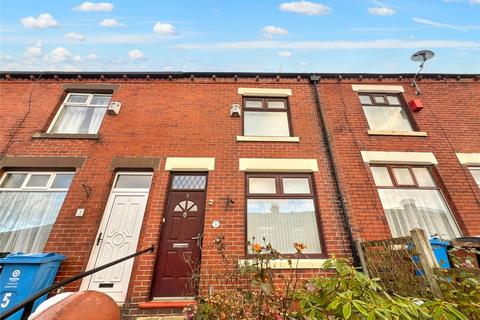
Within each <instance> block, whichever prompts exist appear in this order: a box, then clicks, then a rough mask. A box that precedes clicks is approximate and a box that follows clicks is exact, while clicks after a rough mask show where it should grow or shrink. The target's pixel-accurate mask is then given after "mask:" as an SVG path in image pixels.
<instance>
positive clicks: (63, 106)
mask: <svg viewBox="0 0 480 320" xmlns="http://www.w3.org/2000/svg"><path fill="white" fill-rule="evenodd" d="M72 95H86V96H88V98H87V101H86V102H85V103H75V102H67V101H68V99H69V98H70V96H72ZM93 96H109V97H110V98H111V97H112V94H111V93H85V92H69V93H68V94H67V96H66V97H65V99H63V102H62V105H61V106H60V108H58V111H57V113H56V114H55V117H54V118H53V120H52V122H51V123H50V126H49V127H48V130H47V133H49V134H81V133H80V132H77V133H62V132H53V128H54V127H55V124H56V123H57V121H58V120H59V119H60V115H61V114H62V112H63V109H65V107H66V106H77V107H88V108H105V110H106V109H107V108H108V105H106V106H105V105H90V102H91V101H92V99H93ZM102 122H103V119H102ZM100 125H101V124H100ZM96 133H98V131H97V132H95V133H88V134H96Z"/></svg>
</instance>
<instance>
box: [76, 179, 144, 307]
mask: <svg viewBox="0 0 480 320" xmlns="http://www.w3.org/2000/svg"><path fill="white" fill-rule="evenodd" d="M151 177H152V175H151V173H118V174H117V177H116V179H115V182H114V187H113V189H112V192H111V194H110V197H109V200H108V203H107V207H106V208H105V213H104V215H103V218H102V222H101V224H100V228H99V231H98V234H97V238H96V241H95V244H94V247H93V249H92V254H91V257H90V261H89V263H88V267H87V270H91V269H93V268H96V267H99V266H102V265H104V264H107V263H109V262H112V261H114V260H117V259H120V258H123V257H125V256H127V255H130V254H132V253H135V251H136V250H137V244H138V237H139V235H140V229H141V227H142V222H143V216H144V213H145V207H146V204H147V198H148V190H149V188H150V181H151ZM133 260H134V259H133V258H132V259H129V260H126V261H124V262H121V263H119V264H116V265H114V266H111V267H109V268H107V269H104V270H101V271H99V272H96V273H94V274H92V275H91V276H89V277H86V278H84V280H83V281H82V290H95V291H101V292H104V293H106V294H108V295H109V296H111V297H112V298H113V299H114V300H115V301H116V302H118V303H122V302H124V300H125V296H126V294H127V290H128V284H129V282H130V274H131V271H132V266H133Z"/></svg>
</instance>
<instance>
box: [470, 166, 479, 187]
mask: <svg viewBox="0 0 480 320" xmlns="http://www.w3.org/2000/svg"><path fill="white" fill-rule="evenodd" d="M470 172H471V173H472V176H473V179H475V182H476V183H477V185H478V186H479V187H480V168H476V167H475V168H470Z"/></svg>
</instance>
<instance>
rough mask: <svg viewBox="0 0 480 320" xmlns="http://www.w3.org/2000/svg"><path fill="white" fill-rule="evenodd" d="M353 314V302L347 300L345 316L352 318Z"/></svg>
mask: <svg viewBox="0 0 480 320" xmlns="http://www.w3.org/2000/svg"><path fill="white" fill-rule="evenodd" d="M351 315H352V304H351V303H350V302H347V303H345V305H344V306H343V318H344V319H350V316H351Z"/></svg>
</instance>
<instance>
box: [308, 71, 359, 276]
mask: <svg viewBox="0 0 480 320" xmlns="http://www.w3.org/2000/svg"><path fill="white" fill-rule="evenodd" d="M319 80H320V76H317V75H311V76H310V83H311V84H312V89H313V91H314V92H315V105H316V106H317V111H318V113H317V115H318V120H319V121H320V126H321V127H322V128H321V130H322V131H323V133H324V134H325V143H326V147H327V154H328V160H329V163H330V165H331V168H332V173H333V180H334V182H335V191H336V194H337V196H338V200H339V202H340V209H341V210H340V211H341V214H342V220H343V224H344V226H345V231H346V232H347V237H348V242H349V243H350V250H351V251H352V256H353V264H354V266H355V267H360V266H361V263H360V259H359V257H358V253H357V249H356V247H355V241H354V240H353V234H352V227H351V225H350V219H349V218H348V210H347V205H346V203H345V196H344V194H343V191H342V188H341V187H340V181H339V178H338V169H337V164H336V162H335V158H334V155H333V152H332V144H331V141H330V135H329V132H328V128H327V125H326V123H325V117H324V115H323V112H322V106H321V103H320V95H319V94H318V89H317V82H318V81H319Z"/></svg>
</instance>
